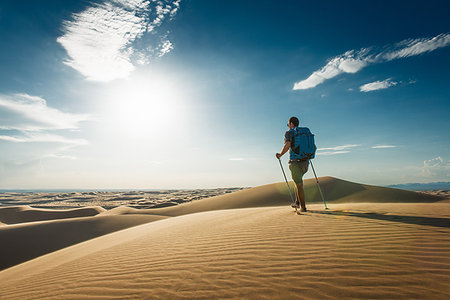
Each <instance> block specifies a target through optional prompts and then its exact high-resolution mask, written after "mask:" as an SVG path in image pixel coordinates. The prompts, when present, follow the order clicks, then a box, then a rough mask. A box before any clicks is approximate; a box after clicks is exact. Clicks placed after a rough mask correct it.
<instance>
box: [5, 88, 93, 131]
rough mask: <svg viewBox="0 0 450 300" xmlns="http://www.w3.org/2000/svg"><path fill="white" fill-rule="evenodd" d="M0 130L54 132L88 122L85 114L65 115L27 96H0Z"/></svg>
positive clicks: (41, 101) (75, 127) (38, 98)
mask: <svg viewBox="0 0 450 300" xmlns="http://www.w3.org/2000/svg"><path fill="white" fill-rule="evenodd" d="M0 114H4V116H2V117H1V119H0V129H4V130H24V131H39V130H55V129H77V128H78V124H79V123H80V122H82V121H85V120H88V119H89V116H88V115H85V114H71V113H65V112H62V111H60V110H57V109H55V108H51V107H49V106H47V102H46V101H45V100H44V99H43V98H41V97H36V96H30V95H27V94H14V95H11V96H6V95H0Z"/></svg>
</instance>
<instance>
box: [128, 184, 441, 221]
mask: <svg viewBox="0 0 450 300" xmlns="http://www.w3.org/2000/svg"><path fill="white" fill-rule="evenodd" d="M319 180H320V186H321V188H322V191H323V194H324V197H325V199H326V201H327V203H343V202H413V203H414V202H437V201H441V200H443V199H444V198H442V197H439V196H435V195H427V194H423V193H416V192H410V191H404V190H399V189H392V188H385V187H377V186H370V185H364V184H359V183H354V182H349V181H345V180H342V179H337V178H333V177H321V178H320V179H319ZM290 186H291V191H292V192H293V188H294V184H293V182H290ZM304 188H305V195H306V202H307V204H309V203H320V202H322V199H321V197H320V194H319V190H318V188H317V184H316V181H315V179H307V180H304ZM290 203H291V199H290V196H289V192H288V189H287V185H286V183H285V182H280V183H273V184H267V185H262V186H258V187H254V188H250V189H246V190H242V191H238V192H234V193H231V194H225V195H221V196H216V197H211V198H207V199H201V200H196V201H193V202H189V203H183V204H180V205H177V206H171V207H164V208H155V209H147V210H137V209H132V208H128V209H123V210H122V211H121V213H139V214H143V213H151V214H161V215H167V216H180V215H185V214H190V213H196V212H202V211H211V210H218V209H231V208H247V207H266V206H280V205H286V206H288V205H290Z"/></svg>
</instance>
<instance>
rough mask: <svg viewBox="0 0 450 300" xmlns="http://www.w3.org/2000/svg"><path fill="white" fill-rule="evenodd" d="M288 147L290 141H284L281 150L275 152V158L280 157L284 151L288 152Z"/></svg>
mask: <svg viewBox="0 0 450 300" xmlns="http://www.w3.org/2000/svg"><path fill="white" fill-rule="evenodd" d="M290 147H291V142H286V143H284V146H283V149H282V150H281V153H277V154H276V155H275V156H276V157H277V158H280V157H282V156H283V155H284V154H285V153H286V152H288V150H289V148H290Z"/></svg>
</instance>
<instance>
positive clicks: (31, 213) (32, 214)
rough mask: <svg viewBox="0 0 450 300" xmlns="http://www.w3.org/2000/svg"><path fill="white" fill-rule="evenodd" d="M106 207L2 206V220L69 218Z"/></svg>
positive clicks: (6, 221) (102, 209)
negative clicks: (49, 207)
mask: <svg viewBox="0 0 450 300" xmlns="http://www.w3.org/2000/svg"><path fill="white" fill-rule="evenodd" d="M104 211H106V209H104V208H102V207H100V206H86V207H82V208H75V209H64V210H58V209H44V208H31V207H30V206H28V205H22V206H6V207H0V222H2V223H4V224H17V223H26V222H35V221H43V220H54V219H67V218H78V217H87V216H95V215H97V214H99V213H101V212H104Z"/></svg>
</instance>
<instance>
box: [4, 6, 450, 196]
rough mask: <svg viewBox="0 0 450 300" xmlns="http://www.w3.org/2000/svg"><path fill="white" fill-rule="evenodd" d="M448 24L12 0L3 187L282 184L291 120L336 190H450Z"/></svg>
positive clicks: (322, 12) (403, 12)
mask: <svg viewBox="0 0 450 300" xmlns="http://www.w3.org/2000/svg"><path fill="white" fill-rule="evenodd" d="M448 11H450V3H449V2H448V1H426V2H423V1H371V2H369V1H346V2H345V5H343V4H342V3H338V2H337V1H320V2H319V3H318V2H315V1H193V0H191V1H189V0H182V1H143V0H132V1H124V0H107V1H84V0H78V1H51V0H48V1H44V0H42V1H17V0H15V1H12V0H3V1H1V2H0V39H1V42H0V66H1V67H0V153H1V156H0V189H20V188H23V189H49V188H50V189H51V188H69V189H71V188H72V189H77V188H88V189H89V188H102V189H108V188H111V189H116V188H132V189H134V188H135V189H139V188H209V187H228V186H256V185H261V184H266V183H271V182H278V181H282V180H283V177H282V173H281V170H280V169H279V165H278V162H277V160H276V158H275V153H276V152H279V151H280V150H281V148H282V145H283V136H284V132H285V131H286V130H287V127H286V123H287V120H288V119H289V117H291V116H297V117H299V119H300V123H301V126H307V127H309V128H310V129H311V131H312V132H313V133H314V134H315V138H316V144H317V147H318V148H319V150H318V154H317V156H316V159H315V160H314V165H315V167H316V171H317V173H318V175H319V176H334V177H339V178H342V179H347V180H351V181H356V182H362V183H368V184H376V185H390V184H399V183H407V182H432V181H450V138H449V132H450V118H449V117H448V116H449V114H450V87H449V84H448V83H449V82H450V74H449V67H450V20H449V18H448ZM287 156H288V155H285V156H284V157H283V159H282V160H283V162H284V163H285V164H284V165H285V168H286V169H287V160H288V157H287ZM305 177H306V178H310V177H313V174H312V172H311V171H309V172H308V173H307V174H306V175H305Z"/></svg>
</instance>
